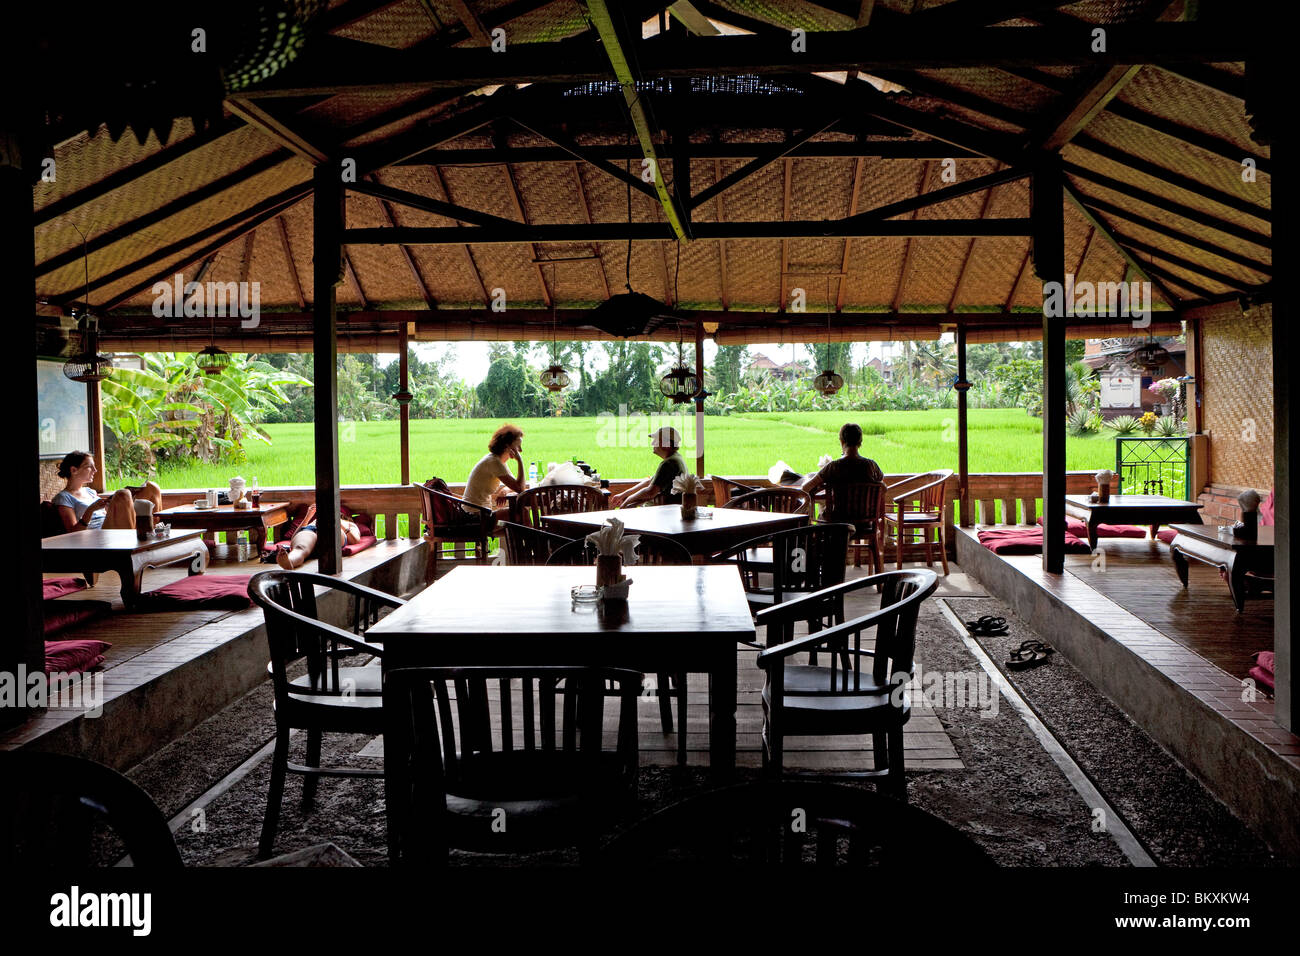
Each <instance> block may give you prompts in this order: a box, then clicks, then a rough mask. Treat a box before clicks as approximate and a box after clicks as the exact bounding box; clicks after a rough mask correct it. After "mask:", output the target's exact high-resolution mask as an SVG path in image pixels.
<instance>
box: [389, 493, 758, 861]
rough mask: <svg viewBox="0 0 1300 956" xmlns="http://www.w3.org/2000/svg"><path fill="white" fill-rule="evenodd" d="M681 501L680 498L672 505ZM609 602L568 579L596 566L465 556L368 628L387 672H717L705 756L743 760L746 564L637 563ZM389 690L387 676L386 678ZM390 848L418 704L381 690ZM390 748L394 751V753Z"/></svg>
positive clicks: (586, 578) (723, 771)
mask: <svg viewBox="0 0 1300 956" xmlns="http://www.w3.org/2000/svg"><path fill="white" fill-rule="evenodd" d="M674 507H676V506H674ZM628 572H629V574H628V576H629V577H631V578H632V586H631V590H630V591H629V593H628V599H627V601H625V602H613V603H612V604H611V606H610V607H609V608H604V607H601V608H598V609H597V608H588V609H577V608H575V607H574V606H573V601H572V598H571V597H570V594H569V589H570V588H572V587H573V586H574V585H577V584H594V583H595V580H596V578H595V570H594V569H593V568H590V567H570V566H560V567H547V566H543V567H533V566H526V565H510V566H506V567H488V566H479V567H459V568H455V569H453V570H452V571H450V572H448V573H447V574H446V575H445V576H443V577H442V578H439V579H438V580H437V581H436V582H434V583H433V584H432V585H430V586H429V587H427V588H425V589H424V590H423V591H421V592H420V593H419V594H417V595H416V596H415V597H413V598H411V600H410V601H408V602H407V603H406V605H405V606H403V607H400V608H398V609H397V610H395V611H393V612H392V613H391V614H389V615H388V616H387V617H385V618H383V619H382V620H381V621H379V622H378V623H377V624H375V625H374V626H373V627H371V628H370V629H369V630H368V631H366V640H368V641H371V642H373V643H376V644H381V645H383V648H384V654H383V668H384V673H385V674H387V673H389V672H390V671H392V670H395V669H397V668H401V667H479V666H505V665H512V666H521V667H527V666H539V665H582V666H589V667H595V666H603V667H627V668H631V669H633V670H638V671H641V672H643V673H649V674H656V673H667V674H678V673H683V672H686V673H701V672H703V673H707V674H708V675H709V765H710V769H711V770H712V772H713V773H714V774H716V775H719V776H722V777H724V778H725V777H727V776H728V775H730V774H731V773H733V772H734V770H735V765H736V645H737V643H738V642H740V641H750V642H752V641H753V640H754V623H753V619H752V618H751V616H750V612H749V603H748V601H746V599H745V589H744V587H743V586H742V584H741V580H740V573H739V572H738V571H737V570H736V568H735V567H733V566H731V565H709V566H707V567H700V566H696V565H686V566H664V565H651V566H640V565H639V566H637V567H634V568H629V569H628ZM384 686H385V689H387V686H388V684H387V682H385V685H384ZM384 711H385V718H384V719H385V727H386V728H387V729H386V730H385V731H384V777H385V799H386V801H387V814H388V828H389V831H388V832H389V850H390V853H394V852H395V851H396V850H397V849H398V846H399V834H400V833H401V832H402V830H403V820H404V814H405V813H406V812H407V805H406V800H407V798H408V795H409V787H408V785H407V784H408V780H407V773H408V768H407V767H406V765H405V762H404V761H403V760H402V759H401V758H400V755H401V754H403V753H405V752H406V749H405V748H406V747H407V746H408V741H407V739H406V735H407V734H408V733H409V729H410V714H409V712H407V713H403V711H402V703H401V701H400V700H396V699H392V698H390V697H389V695H388V693H387V690H385V696H384ZM390 757H391V758H392V759H390Z"/></svg>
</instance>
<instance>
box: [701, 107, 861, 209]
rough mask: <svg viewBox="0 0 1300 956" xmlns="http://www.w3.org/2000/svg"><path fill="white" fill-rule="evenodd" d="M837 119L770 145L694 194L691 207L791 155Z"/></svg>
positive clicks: (820, 123)
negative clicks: (742, 164)
mask: <svg viewBox="0 0 1300 956" xmlns="http://www.w3.org/2000/svg"><path fill="white" fill-rule="evenodd" d="M837 119H838V118H837ZM837 119H829V120H820V121H818V122H815V123H813V124H812V125H810V126H808V127H807V128H806V129H805V130H804V131H803V132H802V133H800V134H798V135H797V136H792V137H790V138H789V139H787V140H785V141H784V142H781V143H777V144H775V145H774V146H772V147H770V148H769V149H767V150H765V151H764V152H763V153H761V154H760V155H758V156H756V157H755V158H754V159H752V160H750V161H749V162H748V163H746V164H745V165H744V166H741V167H740V168H739V169H737V170H734V171H732V172H730V173H728V174H727V175H726V176H724V177H722V178H721V179H719V180H718V181H717V182H715V183H714V184H713V185H712V186H709V187H708V188H706V189H702V190H700V191H699V192H698V193H696V194H695V195H694V196H692V197H691V208H692V209H694V208H695V207H696V206H700V205H703V204H704V203H706V202H708V201H709V200H710V199H712V198H713V197H714V196H716V195H718V194H719V193H721V192H724V191H726V190H728V189H730V188H731V187H732V186H734V185H736V184H737V183H739V182H741V181H742V180H745V179H748V178H749V177H750V176H753V175H754V174H755V173H757V172H759V171H760V170H763V169H766V168H767V167H768V166H770V165H772V164H773V163H774V162H776V161H777V160H778V159H781V158H783V157H785V156H787V155H789V154H790V153H792V152H794V151H795V150H796V149H798V148H799V147H800V146H801V145H803V144H804V143H806V142H807V141H808V140H810V139H812V138H813V137H814V136H817V135H818V134H820V133H824V132H826V131H827V130H828V129H830V128H831V127H832V126H834V125H835V123H836V122H837Z"/></svg>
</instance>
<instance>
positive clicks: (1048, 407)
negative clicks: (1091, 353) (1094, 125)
mask: <svg viewBox="0 0 1300 956" xmlns="http://www.w3.org/2000/svg"><path fill="white" fill-rule="evenodd" d="M1029 202H1030V210H1029V215H1030V220H1031V224H1032V228H1033V239H1032V240H1031V241H1032V243H1033V245H1032V247H1031V248H1032V254H1033V259H1034V272H1035V273H1036V274H1037V276H1038V278H1039V279H1040V280H1041V281H1042V282H1043V283H1044V284H1046V283H1048V282H1055V283H1059V284H1060V285H1059V286H1058V290H1059V291H1058V292H1057V295H1056V299H1055V301H1056V302H1058V303H1063V299H1064V283H1065V224H1064V212H1063V209H1062V205H1063V203H1064V202H1065V192H1064V188H1063V185H1062V177H1061V159H1060V156H1059V155H1055V154H1053V155H1048V156H1043V157H1040V159H1039V161H1038V163H1037V165H1035V167H1034V171H1033V174H1032V176H1031V178H1030V184H1029ZM1048 313H1049V309H1048V303H1047V300H1046V298H1045V299H1044V304H1043V570H1044V571H1047V572H1049V573H1052V574H1060V573H1062V572H1063V571H1064V570H1065V309H1064V307H1062V308H1061V309H1060V314H1059V315H1055V316H1053V315H1049V314H1048Z"/></svg>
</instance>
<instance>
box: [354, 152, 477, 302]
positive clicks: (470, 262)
mask: <svg viewBox="0 0 1300 956" xmlns="http://www.w3.org/2000/svg"><path fill="white" fill-rule="evenodd" d="M433 174H434V176H436V177H437V179H438V188H439V189H441V190H442V194H443V195H444V196H446V197H447V198H448V199H451V190H450V189H448V188H447V180H446V178H445V177H444V176H443V175H442V169H441V167H438V166H435V167H433ZM461 221H463V220H461ZM399 229H401V227H400V226H399V227H395V228H394V229H392V230H390V231H391V232H397V231H398V230H399ZM343 241H344V242H345V243H346V242H347V241H348V239H347V230H346V229H345V230H344V237H343ZM459 245H460V247H461V251H462V252H463V253H464V256H465V264H466V265H467V266H469V271H470V272H471V273H473V275H474V279H475V281H477V282H478V287H479V291H480V292H481V293H482V295H483V305H484V306H487V307H491V304H492V297H491V296H490V295H489V294H488V288H487V283H486V282H484V281H483V273H482V272H480V271H479V267H478V263H477V262H475V261H474V253H473V252H472V251H471V250H470V248H469V243H468V242H466V241H463V240H462V241H461V242H460V243H459Z"/></svg>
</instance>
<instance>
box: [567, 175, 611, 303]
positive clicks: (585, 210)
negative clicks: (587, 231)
mask: <svg viewBox="0 0 1300 956" xmlns="http://www.w3.org/2000/svg"><path fill="white" fill-rule="evenodd" d="M578 165H579V164H578V163H574V164H573V181H574V183H576V184H577V187H578V198H579V199H581V200H582V217H583V221H584V222H587V223H590V222H591V201H590V200H589V199H588V198H587V187H586V186H584V185H583V184H582V170H581V169H579V168H578ZM591 254H592V255H593V256H594V257H595V259H596V268H597V269H598V270H599V271H600V284H601V287H602V288H603V289H604V290H605V298H607V299H608V298H609V276H608V275H606V274H605V259H604V257H603V256H602V255H601V254H600V246H599V245H598V244H597V243H594V242H593V243H592V244H591Z"/></svg>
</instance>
